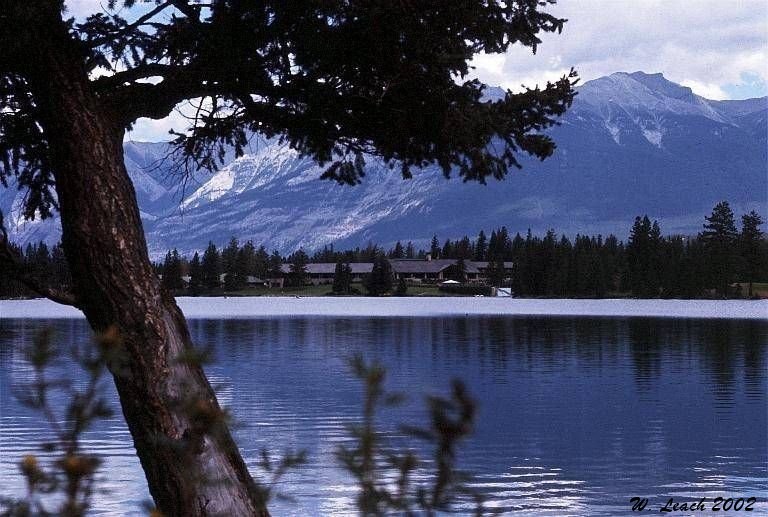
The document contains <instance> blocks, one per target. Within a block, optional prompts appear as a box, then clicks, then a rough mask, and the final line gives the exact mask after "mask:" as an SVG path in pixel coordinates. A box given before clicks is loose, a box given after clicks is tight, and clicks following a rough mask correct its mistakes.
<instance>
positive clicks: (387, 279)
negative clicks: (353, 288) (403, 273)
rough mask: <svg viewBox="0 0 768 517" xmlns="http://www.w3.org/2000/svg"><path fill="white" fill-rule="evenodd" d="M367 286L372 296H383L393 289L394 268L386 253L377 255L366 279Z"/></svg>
mask: <svg viewBox="0 0 768 517" xmlns="http://www.w3.org/2000/svg"><path fill="white" fill-rule="evenodd" d="M365 288H366V290H367V291H368V294H369V295H371V296H381V295H383V294H387V293H389V292H390V291H392V268H391V266H390V265H389V261H388V260H387V258H386V257H385V256H384V255H381V254H380V255H377V256H376V259H375V260H374V261H373V269H372V270H371V274H370V275H368V278H367V279H366V283H365Z"/></svg>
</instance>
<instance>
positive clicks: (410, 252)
mask: <svg viewBox="0 0 768 517" xmlns="http://www.w3.org/2000/svg"><path fill="white" fill-rule="evenodd" d="M415 257H416V251H415V250H414V247H413V243H412V242H411V241H408V245H407V246H406V247H405V258H408V259H412V258H415Z"/></svg>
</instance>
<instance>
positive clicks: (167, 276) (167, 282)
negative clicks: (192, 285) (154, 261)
mask: <svg viewBox="0 0 768 517" xmlns="http://www.w3.org/2000/svg"><path fill="white" fill-rule="evenodd" d="M163 286H165V288H166V289H168V290H169V291H176V290H179V289H182V288H183V287H184V282H183V280H182V279H181V258H180V257H179V252H178V250H177V249H176V248H174V249H173V251H169V252H168V254H167V255H166V256H165V263H164V264H163Z"/></svg>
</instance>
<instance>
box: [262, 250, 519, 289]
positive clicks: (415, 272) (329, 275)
mask: <svg viewBox="0 0 768 517" xmlns="http://www.w3.org/2000/svg"><path fill="white" fill-rule="evenodd" d="M389 264H390V266H392V273H393V274H394V276H395V279H396V280H400V279H401V278H402V279H404V280H405V281H406V282H410V283H428V284H437V283H439V282H444V281H446V280H451V279H456V278H458V277H459V271H458V269H459V266H458V260H456V259H434V260H432V259H431V258H430V257H429V256H427V258H426V259H390V260H389ZM347 265H348V266H349V267H350V268H351V269H352V282H362V281H363V280H364V278H365V277H366V276H367V275H369V274H370V273H371V271H373V263H372V262H351V263H349V264H347ZM512 267H513V263H512V262H504V270H505V273H506V276H507V277H511V276H512ZM280 270H281V272H282V276H283V278H280V279H277V278H270V279H269V285H270V286H271V287H282V282H283V280H284V279H285V278H287V277H288V276H289V275H290V274H291V264H283V265H282V266H281V267H280ZM306 272H307V279H308V281H309V282H310V283H312V284H313V285H321V284H332V283H333V277H334V276H335V274H336V263H335V262H318V263H309V264H307V265H306ZM487 272H488V262H476V261H472V260H465V261H464V277H465V278H466V281H467V282H470V283H485V282H486V280H487V277H488V275H487Z"/></svg>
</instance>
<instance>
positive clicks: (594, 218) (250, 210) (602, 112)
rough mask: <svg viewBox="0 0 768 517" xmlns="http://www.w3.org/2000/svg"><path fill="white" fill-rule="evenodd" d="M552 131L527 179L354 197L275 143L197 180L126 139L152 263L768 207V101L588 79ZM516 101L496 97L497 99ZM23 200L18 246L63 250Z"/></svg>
mask: <svg viewBox="0 0 768 517" xmlns="http://www.w3.org/2000/svg"><path fill="white" fill-rule="evenodd" d="M577 91H578V95H577V96H576V99H575V101H574V103H573V106H572V108H571V109H570V110H569V111H568V113H567V114H566V115H565V116H564V117H563V118H562V120H561V122H562V123H561V124H560V125H559V126H556V127H554V128H552V129H551V130H550V131H549V133H550V134H551V135H552V137H553V138H554V139H555V141H556V142H557V146H558V147H557V150H556V151H555V154H554V155H553V156H552V157H551V158H549V159H547V160H545V161H543V162H541V161H538V160H534V159H529V158H526V157H523V159H522V160H521V161H522V164H523V168H522V169H521V170H517V169H513V170H510V172H509V174H508V176H507V178H506V179H505V180H503V181H496V180H490V181H489V182H488V184H486V185H480V184H474V183H464V182H462V181H461V180H459V179H458V178H455V177H454V178H452V179H447V180H446V179H445V178H444V177H443V175H442V172H441V171H439V170H438V169H437V168H426V169H423V170H421V171H418V172H416V173H415V174H414V177H413V178H412V179H410V180H403V179H402V178H401V177H400V175H399V174H398V172H397V171H392V170H390V168H389V167H387V166H386V165H385V164H384V163H382V162H381V161H379V160H376V159H369V160H368V163H367V165H366V175H365V177H364V178H363V183H362V184H361V185H357V186H354V187H350V186H345V185H337V184H335V183H332V182H328V181H323V180H320V179H319V177H320V175H321V173H322V168H321V167H319V166H318V165H317V164H315V163H314V162H312V161H311V160H310V159H308V158H303V157H301V156H298V155H297V153H296V152H295V151H293V150H291V149H289V148H288V146H287V145H285V144H280V143H279V142H277V141H276V140H265V139H261V138H254V139H253V140H252V142H251V144H250V146H249V149H248V152H247V154H246V155H245V156H242V157H240V158H237V159H235V158H234V157H233V156H230V157H229V158H228V159H227V162H226V163H225V164H224V166H222V167H221V168H220V169H219V170H218V171H217V172H215V173H213V174H210V173H198V174H197V175H196V176H195V177H193V178H190V179H188V180H187V181H186V182H185V181H182V178H180V177H178V176H176V175H175V174H173V167H172V164H171V163H170V161H169V160H167V159H164V158H165V157H166V155H167V154H168V151H169V148H168V144H166V143H145V142H126V143H125V162H126V166H127V168H128V171H129V174H130V175H131V179H132V180H133V183H134V186H135V188H136V194H137V198H138V202H139V207H140V209H141V214H142V220H143V223H144V227H145V232H146V235H147V240H148V244H149V248H150V253H151V254H152V255H153V257H155V258H157V257H158V256H161V255H162V254H164V253H165V250H167V249H168V248H171V247H176V248H178V249H179V251H180V252H182V253H189V252H191V251H193V250H199V249H203V248H204V247H205V245H206V244H207V243H208V241H209V240H212V241H214V242H216V243H218V244H222V243H224V242H225V241H227V240H228V239H229V237H230V236H236V237H238V238H240V239H241V240H246V239H251V240H253V241H254V243H256V244H257V245H260V244H264V245H265V246H267V247H268V248H277V249H279V250H280V251H281V252H290V251H293V250H295V249H297V248H299V247H304V248H305V249H307V250H312V249H316V248H319V247H322V246H323V245H326V244H331V243H333V244H334V245H335V246H336V247H337V248H339V247H341V248H345V247H353V246H356V245H364V244H365V243H366V242H368V241H373V242H377V243H380V244H384V245H389V244H391V243H393V242H394V241H396V240H402V241H408V240H412V241H414V242H416V243H424V242H426V241H428V240H429V239H430V238H431V237H432V235H433V234H437V235H438V236H439V237H441V238H442V239H444V238H447V237H451V238H455V237H461V236H462V235H465V234H467V235H470V236H474V235H476V234H477V232H478V231H479V230H480V229H485V230H486V231H489V230H490V229H493V228H496V227H499V226H501V225H505V226H507V228H508V229H509V230H510V231H511V232H512V233H514V232H518V231H519V232H525V231H526V230H528V229H529V228H530V229H531V230H533V231H534V232H544V231H546V230H547V229H548V228H553V229H555V231H557V232H558V233H565V234H568V235H574V234H576V233H582V234H585V233H587V234H596V233H602V234H607V233H614V234H616V235H617V236H619V238H626V235H627V232H628V230H629V227H630V226H631V223H632V220H633V219H634V217H635V216H636V215H642V214H648V215H649V217H651V218H653V219H658V220H659V222H660V224H661V227H662V231H663V232H664V233H665V234H671V233H683V234H695V233H697V232H698V231H700V229H701V225H702V223H703V218H704V216H705V215H706V214H708V213H709V212H710V211H711V208H712V206H713V205H714V204H715V203H717V202H718V201H721V200H723V199H726V200H728V201H730V202H731V205H732V207H733V208H734V209H735V211H736V212H737V215H738V214H740V213H741V212H744V211H747V210H752V209H756V210H758V211H759V212H761V213H762V214H763V215H764V216H765V215H766V204H767V202H768V170H767V168H766V164H767V163H768V156H767V153H766V150H767V149H768V142H767V136H768V125H767V120H768V97H762V98H758V99H746V100H725V101H715V100H709V99H705V98H703V97H700V96H698V95H696V94H694V93H693V92H692V90H691V89H690V88H687V87H684V86H681V85H679V84H676V83H673V82H671V81H669V80H667V79H666V78H664V77H663V75H661V74H646V73H643V72H635V73H623V72H620V73H615V74H611V75H609V76H606V77H601V78H599V79H595V80H593V81H589V82H586V83H585V84H583V85H582V86H580V87H579V88H578V89H577ZM499 95H503V92H502V91H501V90H498V89H493V88H490V89H488V90H487V91H486V96H487V97H488V98H494V97H495V96H499ZM22 200H23V192H20V191H17V190H16V189H15V188H14V187H13V185H11V187H10V188H9V189H0V210H2V211H3V213H4V214H6V224H7V226H8V230H9V233H10V235H11V238H12V240H14V241H15V242H17V243H21V244H24V243H26V242H30V241H36V240H40V239H43V240H46V241H48V242H53V241H56V240H58V235H59V232H60V226H59V224H58V221H56V220H55V219H54V220H47V221H38V220H35V221H23V220H22V219H21V217H20V210H19V208H20V206H21V203H22Z"/></svg>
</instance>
